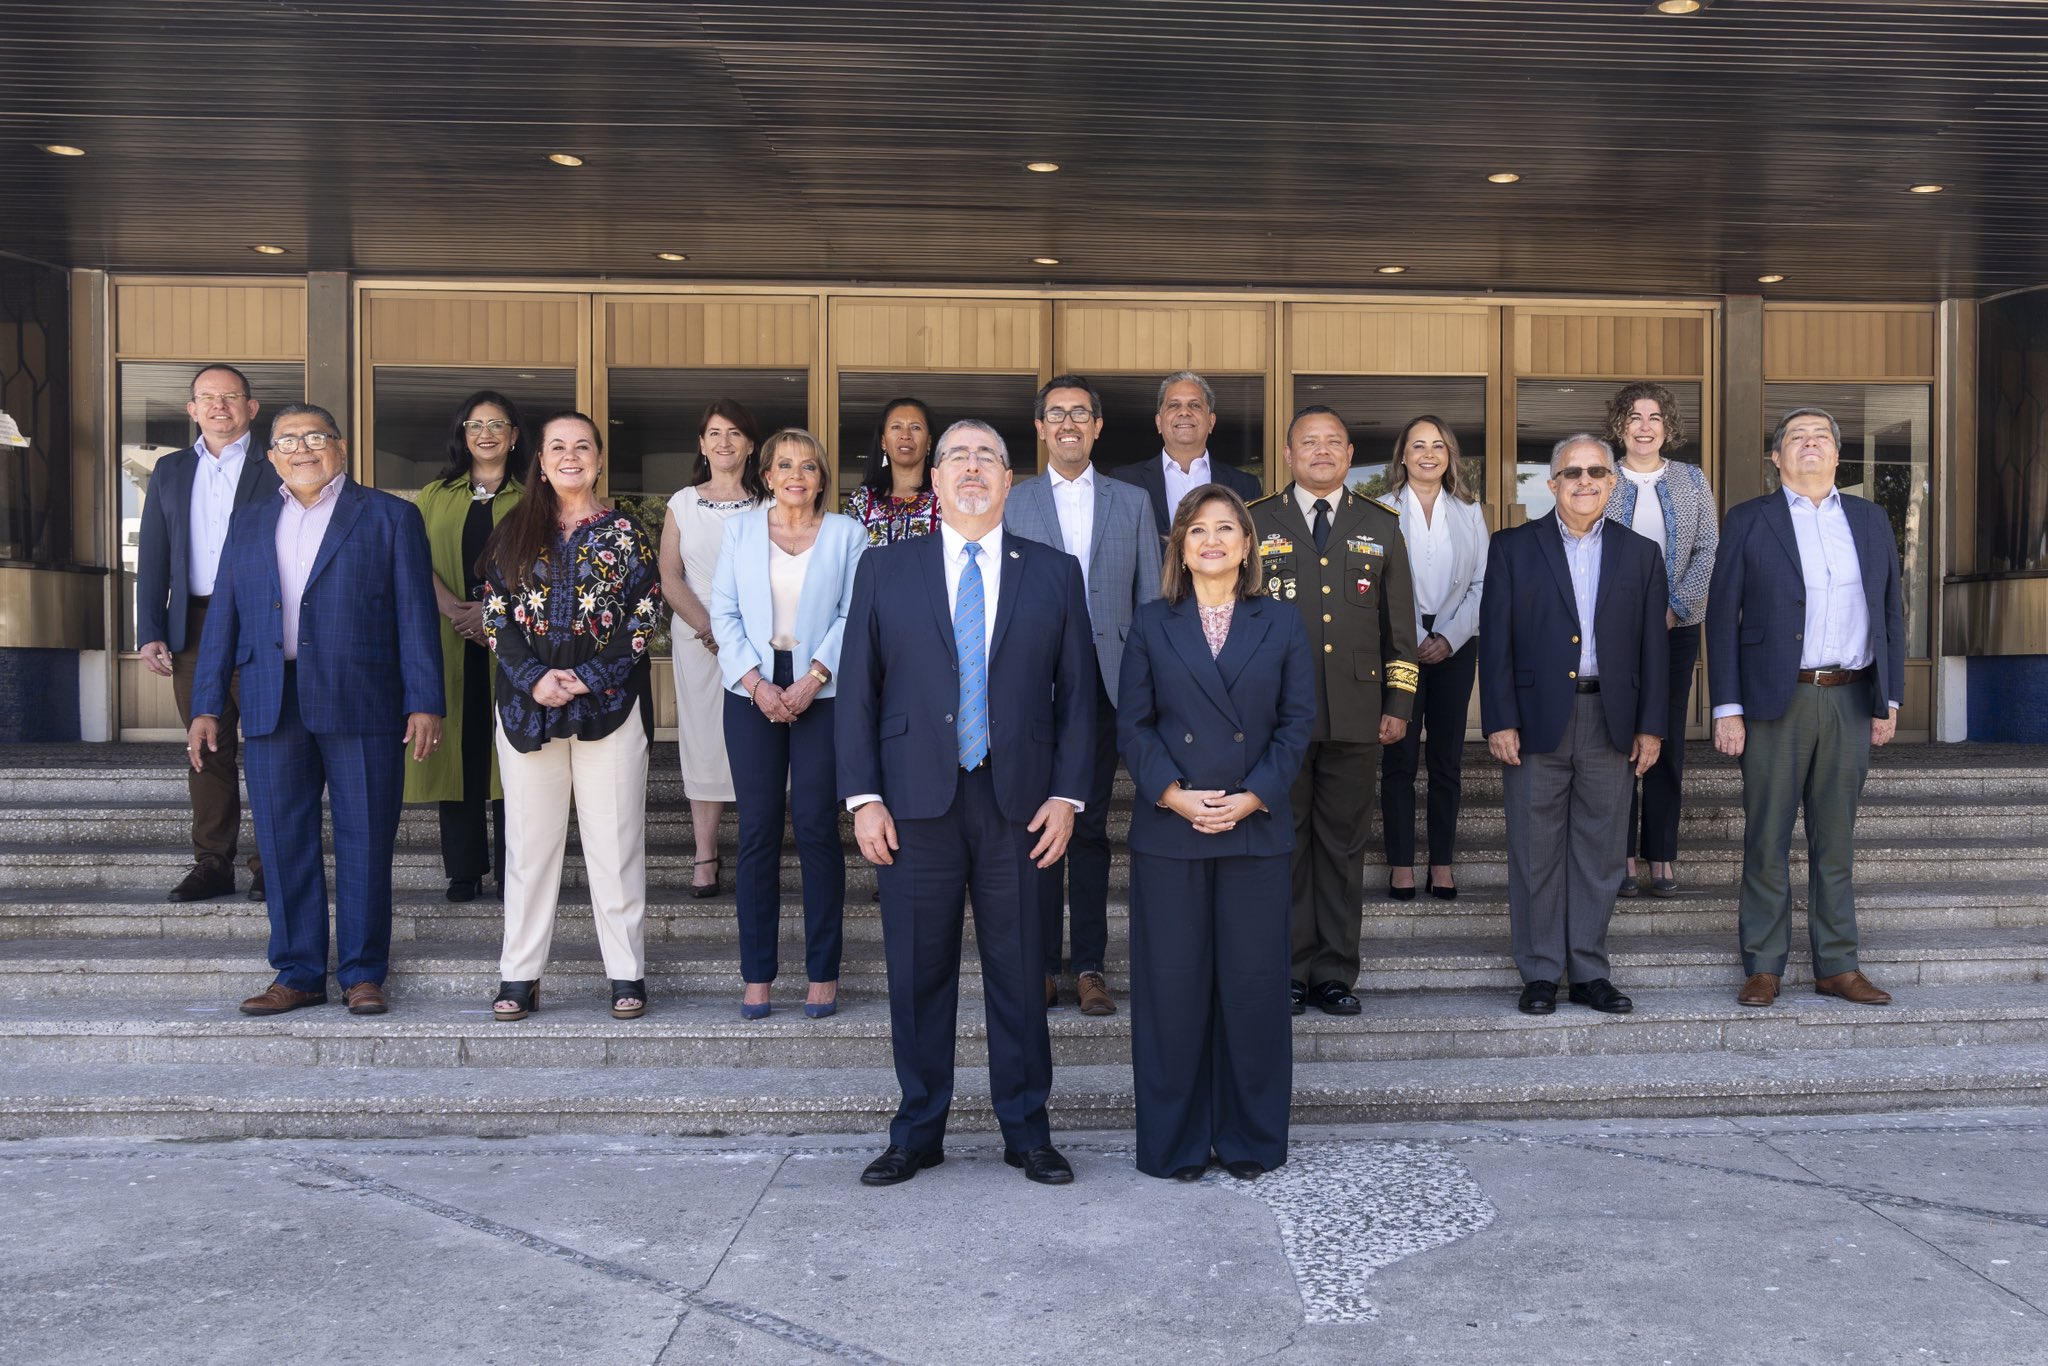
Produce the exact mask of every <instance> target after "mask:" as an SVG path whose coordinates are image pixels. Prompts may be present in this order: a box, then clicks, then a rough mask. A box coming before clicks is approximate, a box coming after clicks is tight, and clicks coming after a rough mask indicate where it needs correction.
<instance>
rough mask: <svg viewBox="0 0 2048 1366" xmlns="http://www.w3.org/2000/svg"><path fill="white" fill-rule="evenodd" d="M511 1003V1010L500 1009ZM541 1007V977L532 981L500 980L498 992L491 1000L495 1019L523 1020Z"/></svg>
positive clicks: (492, 1014)
mask: <svg viewBox="0 0 2048 1366" xmlns="http://www.w3.org/2000/svg"><path fill="white" fill-rule="evenodd" d="M505 1005H509V1006H511V1007H512V1008H511V1009H510V1010H500V1009H499V1007H500V1006H505ZM539 1009H540V979H539V978H538V977H536V978H535V979H534V980H532V981H531V982H500V983H498V994H497V996H496V997H495V998H493V1000H492V1001H491V1018H492V1019H494V1020H523V1019H525V1018H526V1017H527V1016H528V1015H531V1014H532V1013H533V1012H534V1011H536V1010H539Z"/></svg>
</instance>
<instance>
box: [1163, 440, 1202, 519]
mask: <svg viewBox="0 0 2048 1366" xmlns="http://www.w3.org/2000/svg"><path fill="white" fill-rule="evenodd" d="M1159 464H1160V468H1161V469H1163V470H1165V471H1166V520H1167V521H1168V522H1169V523H1170V522H1172V521H1173V517H1174V514H1175V513H1176V512H1178V511H1180V500H1181V499H1183V498H1185V497H1187V496H1188V494H1190V493H1192V492H1193V491H1194V490H1196V489H1198V488H1200V487H1202V485H1204V484H1209V483H1214V482H1215V481H1214V480H1212V479H1210V478H1209V452H1207V451H1203V452H1202V453H1201V454H1200V455H1198V456H1196V457H1195V459H1194V462H1193V463H1192V464H1190V465H1189V466H1188V467H1187V470H1186V472H1185V473H1183V472H1182V470H1181V467H1180V462H1179V461H1178V460H1175V459H1174V458H1173V457H1172V456H1170V455H1168V454H1167V453H1166V452H1165V451H1161V452H1159ZM1160 530H1162V531H1167V530H1171V527H1161V528H1160Z"/></svg>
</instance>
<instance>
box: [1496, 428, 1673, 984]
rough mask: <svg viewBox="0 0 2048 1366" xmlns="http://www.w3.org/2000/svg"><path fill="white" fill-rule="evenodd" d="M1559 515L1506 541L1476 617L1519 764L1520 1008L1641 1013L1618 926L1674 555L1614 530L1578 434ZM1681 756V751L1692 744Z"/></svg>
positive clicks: (1514, 797)
mask: <svg viewBox="0 0 2048 1366" xmlns="http://www.w3.org/2000/svg"><path fill="white" fill-rule="evenodd" d="M1550 491H1551V493H1552V495H1553V496H1554V497H1555V498H1556V499H1557V508H1556V510H1555V512H1553V513H1552V514H1550V515H1548V516H1544V517H1539V518H1537V519H1536V520H1535V521H1533V522H1527V523H1524V524H1523V525H1521V526H1518V527H1512V528H1510V529H1509V530H1506V531H1503V532H1501V533H1499V534H1498V535H1496V536H1495V537H1494V538H1493V541H1492V544H1491V546H1490V547H1489V548H1488V551H1487V557H1486V597H1485V599H1484V600H1483V601H1482V602H1481V603H1480V607H1479V622H1480V625H1479V717H1480V728H1481V729H1482V730H1483V731H1484V732H1485V733H1486V744H1487V748H1489V749H1490V750H1492V751H1493V756H1494V757H1495V758H1496V759H1499V760H1500V761H1501V762H1502V763H1503V764H1505V765H1507V770H1506V772H1505V773H1504V774H1503V775H1502V787H1503V789H1504V795H1505V797H1506V799H1507V825H1508V920H1509V924H1510V926H1511V928H1512V931H1513V934H1514V952H1515V966H1516V967H1517V968H1519V969H1520V970H1521V974H1522V984H1523V985H1522V998H1521V1009H1522V1010H1523V1012H1525V1013H1526V1014H1530V1015H1548V1014H1550V1013H1551V1012H1553V1011H1554V1010H1556V1009H1557V984H1558V981H1559V979H1560V978H1562V977H1564V976H1565V975H1567V974H1569V975H1570V978H1571V999H1572V1000H1574V1001H1576V1002H1578V1003H1579V1004H1581V1005H1586V1006H1591V1007H1592V1008H1593V1009H1594V1010H1600V1011H1606V1012H1608V1013H1609V1014H1617V1015H1619V1014H1626V1013H1627V1012H1628V1011H1630V1010H1633V1009H1634V1008H1635V1007H1634V1003H1633V1002H1631V1001H1630V1000H1629V998H1628V997H1626V996H1624V995H1622V994H1621V993H1620V992H1619V991H1617V990H1615V987H1614V984H1613V983H1612V982H1611V981H1609V980H1608V976H1607V971H1608V969H1607V920H1608V917H1609V916H1610V915H1612V914H1613V912H1614V898H1615V894H1616V893H1617V892H1618V891H1619V890H1620V888H1621V876H1622V868H1623V864H1624V862H1625V859H1626V856H1627V853H1628V821H1627V816H1628V799H1629V790H1630V787H1631V778H1630V772H1631V769H1633V771H1634V775H1635V776H1637V777H1640V776H1641V775H1642V774H1643V773H1645V772H1647V771H1648V770H1649V767H1650V765H1652V764H1654V763H1656V762H1657V755H1658V752H1659V751H1660V749H1661V748H1662V746H1663V743H1664V729H1665V725H1666V721H1665V677H1666V673H1667V671H1668V670H1669V668H1670V663H1669V659H1670V644H1669V639H1668V633H1667V632H1666V629H1665V626H1664V608H1665V598H1666V590H1665V583H1664V557H1663V556H1662V555H1660V554H1658V553H1657V547H1656V545H1655V543H1653V542H1651V541H1649V540H1647V539H1645V538H1644V537H1641V536H1638V535H1636V534H1635V533H1634V532H1633V531H1630V530H1629V529H1628V528H1627V527H1624V526H1622V525H1621V524H1620V523H1618V522H1609V521H1606V520H1604V519H1603V518H1602V517H1601V515H1600V514H1601V512H1602V510H1603V509H1605V508H1606V506H1607V499H1608V497H1609V496H1610V495H1611V494H1612V493H1613V491H1614V453H1613V451H1612V450H1611V449H1609V447H1608V445H1607V443H1606V442H1604V441H1602V440H1600V439H1599V438H1597V437H1594V436H1591V435H1587V434H1584V433H1581V434H1579V435H1577V436H1568V437H1566V438H1565V439H1564V440H1562V441H1560V442H1558V443H1557V445H1556V446H1555V447H1553V448H1552V450H1551V452H1550ZM1672 743H1674V744H1678V743H1683V737H1677V738H1675V739H1674V740H1673V741H1672Z"/></svg>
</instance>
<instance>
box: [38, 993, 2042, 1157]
mask: <svg viewBox="0 0 2048 1366" xmlns="http://www.w3.org/2000/svg"><path fill="white" fill-rule="evenodd" d="M536 1018H538V1017H536ZM826 1023H831V1022H830V1021H827V1022H826ZM516 1027H517V1026H510V1025H508V1026H502V1028H505V1029H513V1028H516ZM897 1100H898V1091H897V1088H896V1079H895V1074H894V1072H893V1071H891V1070H890V1069H888V1068H886V1067H862V1068H744V1067H590V1066H579V1067H519V1068H513V1067H498V1068H493V1067H374V1068H372V1067H362V1068H350V1067H333V1068H326V1067H250V1066H238V1065H201V1064H192V1063H124V1064H105V1065H98V1066H92V1067H79V1066H76V1065H74V1064H70V1063H63V1062H59V1063H47V1064H14V1063H9V1064H6V1065H0V1137H6V1138H39V1137H77V1136H94V1137H164V1138H227V1137H280V1138H282V1137H335V1138H343V1137H346V1138H393V1137H408V1136H420V1135H435V1134H460V1135H469V1136H480V1137H506V1138H509V1137H516V1136H522V1135H528V1134H548V1133H578V1134H620V1135H660V1136H667V1135H700V1136H725V1135H728V1134H735V1133H788V1132H792V1131H794V1132H807V1133H820V1132H827V1133H830V1132H838V1133H863V1134H869V1135H873V1136H874V1138H875V1143H876V1146H877V1149H878V1150H879V1148H880V1146H881V1144H882V1142H883V1139H882V1137H881V1135H882V1133H883V1131H884V1129H885V1128H886V1125H887V1122H888V1117H889V1115H890V1114H891V1113H892V1112H893V1111H894V1109H895V1107H896V1104H897ZM2044 1100H2048V1050H2043V1049H2042V1048H2041V1047H2040V1045H2039V1044H2038V1043H2037V1042H2034V1041H2028V1042H2025V1043H2020V1044H1977V1045H1963V1046H1956V1047H1948V1048H1941V1049H1929V1048H1924V1047H1904V1048H1813V1049H1805V1050H1801V1051H1799V1052H1796V1053H1791V1054H1787V1053H1784V1052H1780V1051H1776V1050H1763V1051H1747V1050H1745V1051H1737V1050H1722V1051H1717V1052H1690V1051H1687V1052H1676V1053H1654V1052H1652V1053H1626V1054H1599V1055H1588V1056H1574V1055H1565V1056H1556V1057H1525V1056H1518V1057H1509V1058H1469V1059H1445V1058H1422V1059H1401V1060H1390V1061H1376V1062H1309V1063H1297V1064H1296V1065H1295V1068H1294V1106H1293V1119H1294V1122H1295V1123H1296V1124H1349V1123H1368V1122H1385V1121H1403V1122H1429V1121H1448V1120H1472V1119H1508V1118H1513V1119H1529V1118H1532V1117H1534V1118H1557V1119H1567V1118H1607V1117H1622V1116H1641V1117H1656V1116H1663V1117H1681V1116H1698V1115H1742V1114H1823V1113H1843V1112H1854V1111H1877V1110H1902V1109H1910V1108H1920V1107H1961V1106H1987V1105H1996V1106H2004V1105H2032V1104H2040V1103H2042V1102H2043V1101H2044ZM1050 1108H1051V1111H1052V1119H1053V1124H1054V1126H1055V1129H1056V1130H1083V1129H1122V1128H1129V1127H1130V1126H1131V1125H1132V1124H1133V1123H1134V1122H1135V1120H1134V1114H1133V1106H1132V1100H1131V1073H1130V1069H1129V1068H1128V1067H1125V1066H1120V1065H1116V1064H1100V1065H1094V1066H1069V1067H1063V1068H1059V1069H1058V1070H1057V1071H1056V1072H1055V1074H1054V1077H1053V1091H1052V1100H1051V1107H1050ZM952 1127H953V1128H954V1129H955V1130H958V1131H986V1130H990V1129H993V1128H994V1127H995V1124H994V1116H993V1115H992V1114H991V1113H990V1112H989V1109H988V1083H987V1074H986V1073H985V1072H982V1071H980V1070H979V1069H972V1068H969V1069H963V1070H962V1071H961V1073H960V1076H959V1084H958V1090H957V1092H956V1095H955V1102H954V1109H953V1116H952Z"/></svg>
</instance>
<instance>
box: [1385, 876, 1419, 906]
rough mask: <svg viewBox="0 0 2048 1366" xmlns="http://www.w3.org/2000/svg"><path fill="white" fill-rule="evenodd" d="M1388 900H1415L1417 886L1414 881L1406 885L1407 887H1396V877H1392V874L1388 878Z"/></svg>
mask: <svg viewBox="0 0 2048 1366" xmlns="http://www.w3.org/2000/svg"><path fill="white" fill-rule="evenodd" d="M1387 900H1389V901H1413V900H1415V886H1414V884H1413V883H1411V884H1409V885H1408V886H1406V887H1396V886H1395V885H1394V879H1393V878H1392V877H1391V876H1390V877H1388V878H1387Z"/></svg>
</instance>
